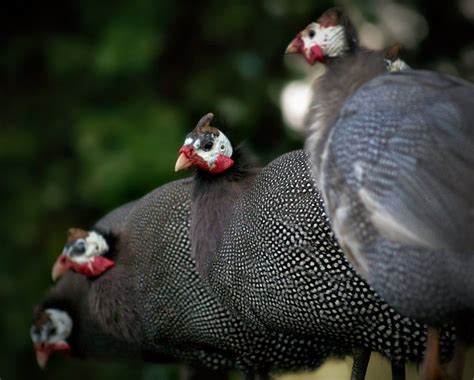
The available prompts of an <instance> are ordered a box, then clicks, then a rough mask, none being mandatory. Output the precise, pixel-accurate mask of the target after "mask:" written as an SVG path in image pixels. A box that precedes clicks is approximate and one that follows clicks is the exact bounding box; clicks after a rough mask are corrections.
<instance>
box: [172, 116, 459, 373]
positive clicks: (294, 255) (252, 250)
mask: <svg viewBox="0 0 474 380" xmlns="http://www.w3.org/2000/svg"><path fill="white" fill-rule="evenodd" d="M211 119H212V116H211V115H210V114H208V115H205V116H204V117H203V118H202V119H201V121H200V122H199V123H198V125H197V127H196V129H195V130H194V131H193V132H192V133H191V134H190V135H188V136H187V137H186V140H185V144H184V146H183V147H182V148H181V150H180V153H181V155H180V158H179V159H178V162H177V168H178V169H180V168H181V167H190V166H191V165H195V166H197V172H196V176H195V178H194V180H193V182H194V185H193V187H194V188H193V207H192V210H193V212H194V213H195V214H194V215H192V216H191V220H192V219H193V218H196V220H197V222H198V223H201V226H200V230H199V231H200V232H201V233H204V238H205V239H207V240H214V242H207V244H208V245H207V246H204V247H205V248H206V249H207V247H208V246H212V247H217V251H216V252H209V251H207V250H206V251H205V252H204V253H200V252H195V255H196V257H199V256H200V255H201V254H204V255H211V257H210V258H209V259H201V260H202V261H203V262H207V263H209V265H208V267H207V268H204V269H206V270H204V271H203V272H202V275H203V276H205V277H206V281H207V282H208V283H209V285H210V287H211V289H212V290H213V291H214V292H215V293H216V294H217V295H218V296H219V298H220V299H221V300H222V302H223V304H224V305H225V306H227V307H228V308H229V309H231V310H232V311H234V312H235V313H236V315H239V316H240V317H241V318H242V319H243V320H244V321H246V322H247V323H248V324H249V325H254V326H258V328H259V330H260V331H278V332H282V333H285V334H289V335H291V336H295V337H296V336H312V337H314V338H315V339H318V337H319V336H320V335H323V336H327V337H329V339H330V340H332V341H333V342H334V347H333V349H334V351H333V352H332V354H335V355H347V354H349V353H351V352H354V351H358V352H360V351H361V350H365V352H368V355H370V351H378V352H380V353H382V354H383V355H384V356H386V357H387V358H389V359H390V360H391V361H392V364H393V377H394V378H403V377H404V370H403V364H404V363H405V361H419V360H421V358H422V353H423V348H424V344H425V339H426V338H425V331H424V328H423V326H421V325H419V324H418V323H417V322H415V321H413V320H410V319H408V318H405V317H402V316H401V315H399V314H398V313H396V312H395V310H394V309H392V308H391V307H390V306H389V305H388V304H386V303H385V302H383V301H382V300H381V299H380V297H379V296H378V295H377V294H376V293H375V292H374V291H373V290H372V289H371V288H370V286H369V285H368V284H367V283H365V281H364V280H363V279H362V278H360V277H359V276H358V275H357V274H356V273H355V272H354V270H353V269H352V268H351V266H350V264H349V263H348V262H347V261H346V259H345V257H344V255H343V253H342V251H341V249H340V248H339V246H338V245H337V242H336V240H335V238H334V237H333V234H332V232H331V230H330V228H329V224H328V222H327V220H326V215H325V213H324V209H323V205H322V201H321V199H320V196H319V193H318V191H317V189H316V187H315V186H314V181H313V179H312V177H311V174H310V170H309V164H308V156H307V155H306V154H305V153H304V152H302V151H296V152H292V153H289V154H286V155H283V156H281V157H280V158H278V159H276V160H275V161H273V162H272V163H270V164H269V165H267V166H266V167H265V168H263V169H262V170H261V171H260V172H258V173H255V171H254V170H251V169H250V168H248V167H247V166H246V165H245V167H246V168H247V169H246V170H247V172H249V173H250V174H249V178H244V177H242V175H243V173H244V172H243V171H242V169H241V168H240V166H239V159H240V157H241V156H240V154H239V155H236V154H235V152H234V153H232V154H230V155H228V156H227V159H231V160H232V161H233V164H232V165H231V166H228V169H227V171H221V172H220V173H218V174H212V172H211V171H210V170H208V169H206V168H211V169H212V163H213V162H214V161H215V158H216V156H218V155H220V154H222V153H220V145H221V141H222V139H223V137H222V136H223V134H222V132H220V131H218V130H217V129H216V128H212V127H210V125H208V123H209V122H210V120H211ZM208 141H212V142H213V144H212V146H211V145H207V143H208ZM203 142H204V143H203ZM226 145H230V142H229V143H226ZM203 148H204V149H203ZM203 150H204V152H203ZM227 151H228V152H231V150H230V149H227ZM183 155H184V157H183ZM206 159H209V160H210V162H209V164H208V165H205V164H203V160H204V161H205V160H206ZM196 163H197V164H196ZM203 171H207V173H203ZM226 173H227V174H226ZM235 173H239V175H236V174H235ZM226 175H227V176H228V177H226ZM235 181H243V183H244V185H243V186H242V187H241V190H242V191H241V192H240V193H238V194H236V193H235V192H232V193H231V196H230V200H226V201H225V202H222V201H221V199H222V196H223V195H225V194H226V190H227V188H231V189H235V188H238V185H236V184H235ZM203 182H206V183H205V184H203ZM200 207H207V208H219V209H220V210H219V212H220V213H221V215H226V216H225V218H224V219H211V218H202V215H205V213H206V212H208V211H207V210H199V208H200ZM215 224H217V225H219V229H220V230H221V231H222V234H221V235H220V236H217V235H211V234H208V233H206V231H215V228H216V227H215ZM195 233H196V231H193V230H192V229H191V233H190V235H191V237H192V238H194V239H199V238H200V237H196V236H195ZM192 244H194V242H192ZM198 247H199V246H198ZM201 247H202V245H201ZM195 249H196V248H195ZM443 334H444V337H443V340H444V347H445V352H444V358H445V359H446V358H447V357H448V356H449V352H450V348H451V343H452V339H453V337H454V335H453V331H452V329H451V328H447V329H445V330H444V332H443ZM359 360H360V361H359V362H358V363H357V365H358V366H359V364H360V363H363V362H364V360H368V357H367V355H365V356H364V355H361V357H359ZM365 365H366V364H365ZM360 367H362V371H359V373H358V374H357V376H359V378H363V377H364V374H365V368H364V365H363V364H361V365H360Z"/></svg>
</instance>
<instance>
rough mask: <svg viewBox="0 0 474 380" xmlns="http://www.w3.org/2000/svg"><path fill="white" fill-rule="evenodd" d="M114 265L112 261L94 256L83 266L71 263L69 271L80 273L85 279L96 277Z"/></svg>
mask: <svg viewBox="0 0 474 380" xmlns="http://www.w3.org/2000/svg"><path fill="white" fill-rule="evenodd" d="M114 265H115V262H113V261H112V260H110V259H108V258H106V257H103V256H95V257H93V258H92V259H91V260H90V261H89V262H87V263H84V264H79V263H75V262H71V269H72V270H73V271H74V272H77V273H81V274H83V275H84V276H87V277H92V278H93V277H98V276H100V275H101V274H102V273H104V272H105V271H107V270H108V269H109V268H112V267H113V266H114Z"/></svg>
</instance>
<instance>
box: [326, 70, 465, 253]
mask: <svg viewBox="0 0 474 380" xmlns="http://www.w3.org/2000/svg"><path fill="white" fill-rule="evenodd" d="M381 124H383V127H381ZM473 124H474V86H473V85H472V84H471V83H468V82H466V81H463V80H461V79H457V78H454V77H451V76H448V75H443V74H438V73H432V72H423V71H412V72H406V73H401V74H390V75H384V76H381V77H378V78H376V79H374V80H372V81H371V82H369V83H368V84H367V85H366V86H364V87H362V88H361V89H360V90H359V91H358V92H357V93H356V94H355V95H354V97H353V98H351V99H350V100H349V101H348V102H347V103H346V106H345V107H344V109H343V110H342V111H341V114H340V118H339V119H338V122H337V125H336V127H335V128H336V129H335V133H334V135H333V140H334V142H335V143H336V144H335V145H333V146H338V147H341V146H344V147H348V151H346V152H339V151H338V152H335V154H334V155H335V157H336V160H337V163H336V164H337V166H338V167H339V168H344V167H346V169H343V170H345V171H346V174H348V175H349V177H350V178H351V180H350V181H351V182H352V186H354V185H355V188H356V189H357V191H358V196H359V200H360V201H361V202H362V204H363V205H364V206H365V207H366V210H367V211H368V212H369V214H370V215H371V216H370V219H371V221H372V223H373V225H374V227H375V228H376V229H377V230H378V231H379V232H380V233H382V234H383V235H385V236H388V237H389V238H391V239H392V240H395V241H400V242H403V243H411V244H415V245H422V246H428V247H430V248H436V249H446V248H450V249H455V250H461V251H465V250H466V249H468V250H472V247H473V246H474V125H473ZM348 126H349V127H348ZM339 132H340V133H339ZM338 140H339V141H338ZM340 142H343V143H344V145H340V144H338V143H340ZM347 144H350V145H347ZM361 148H362V151H361ZM353 162H357V173H354V171H355V170H354V164H353ZM341 164H342V165H341Z"/></svg>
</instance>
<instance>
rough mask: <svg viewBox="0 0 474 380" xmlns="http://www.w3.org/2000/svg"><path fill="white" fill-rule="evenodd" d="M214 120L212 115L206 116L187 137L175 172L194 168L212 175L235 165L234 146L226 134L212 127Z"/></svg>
mask: <svg viewBox="0 0 474 380" xmlns="http://www.w3.org/2000/svg"><path fill="white" fill-rule="evenodd" d="M213 118H214V114H212V113H208V114H206V115H204V116H203V117H202V118H201V120H199V122H198V124H197V126H196V128H194V130H193V131H192V132H191V133H190V134H188V135H187V136H186V139H185V140H184V145H183V146H182V147H181V149H180V150H179V153H180V155H179V157H178V160H177V161H176V165H175V171H179V170H183V169H187V168H190V167H192V166H194V167H196V168H197V169H199V170H202V171H205V172H208V173H211V174H219V173H223V172H225V171H226V170H227V169H229V168H230V167H232V166H233V165H234V160H233V159H232V158H231V157H232V153H233V149H232V145H231V143H230V141H229V139H228V138H227V137H226V136H225V135H224V133H222V132H221V131H220V130H219V129H217V128H214V127H211V121H212V119H213Z"/></svg>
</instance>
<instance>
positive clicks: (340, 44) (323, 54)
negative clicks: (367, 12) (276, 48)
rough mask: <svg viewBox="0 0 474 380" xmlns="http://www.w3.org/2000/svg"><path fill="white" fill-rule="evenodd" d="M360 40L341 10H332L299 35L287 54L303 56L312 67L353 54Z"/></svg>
mask: <svg viewBox="0 0 474 380" xmlns="http://www.w3.org/2000/svg"><path fill="white" fill-rule="evenodd" d="M357 48H358V38H357V33H356V31H355V28H354V26H353V24H352V22H351V21H350V20H349V18H348V17H347V15H346V14H345V12H344V11H343V10H342V9H341V8H337V7H336V8H331V9H329V10H327V11H326V12H324V13H323V14H322V15H321V17H319V18H318V19H317V20H316V22H312V23H311V24H309V25H308V26H307V27H306V28H305V29H303V30H302V31H301V32H299V33H298V34H297V36H296V37H295V38H294V39H293V41H291V42H290V44H289V45H288V47H287V48H286V53H287V54H288V53H298V54H302V55H303V56H304V57H305V59H306V61H308V63H309V64H310V65H313V64H314V63H316V62H324V61H326V59H328V58H336V57H339V56H342V55H345V54H347V53H353V52H354V51H355V50H356V49H357Z"/></svg>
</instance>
